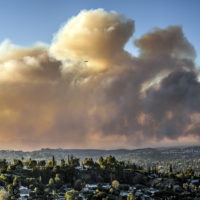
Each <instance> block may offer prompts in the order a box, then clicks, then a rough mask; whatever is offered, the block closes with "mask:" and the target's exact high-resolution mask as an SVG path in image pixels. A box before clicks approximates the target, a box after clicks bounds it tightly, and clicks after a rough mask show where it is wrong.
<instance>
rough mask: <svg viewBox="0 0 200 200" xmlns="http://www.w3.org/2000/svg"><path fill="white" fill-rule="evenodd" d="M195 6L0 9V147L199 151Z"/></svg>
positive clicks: (61, 1) (156, 3)
mask: <svg viewBox="0 0 200 200" xmlns="http://www.w3.org/2000/svg"><path fill="white" fill-rule="evenodd" d="M199 8H200V2H199V1H198V0H196V1H195V0H191V1H184V0H180V1H178V0H176V1H174V0H173V1H172V0H168V1H162V0H138V1H134V0H131V1H108V0H105V1H104V0H101V1H95V0H91V1H89V0H86V1H82V0H80V1H67V0H48V1H47V0H42V1H41V0H29V1H27V0H18V1H13V0H12V1H11V0H6V1H0V27H1V31H0V41H1V44H0V110H1V112H0V145H1V148H2V149H23V150H32V149H38V148H43V147H52V148H60V147H61V148H107V149H110V148H139V147H147V146H148V147H149V146H162V145H165V146H166V145H184V144H197V143H199V140H200V126H199V124H200V120H199V119H200V82H199V64H200V57H199V55H200V40H199V38H197V35H198V37H199V35H200V28H199V19H200V14H199Z"/></svg>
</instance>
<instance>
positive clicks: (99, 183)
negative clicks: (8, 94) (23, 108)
mask: <svg viewBox="0 0 200 200" xmlns="http://www.w3.org/2000/svg"><path fill="white" fill-rule="evenodd" d="M0 172H1V175H0V185H1V190H0V199H8V200H11V199H15V200H16V199H20V198H21V197H20V195H21V194H22V193H21V191H22V189H21V188H22V187H24V188H25V189H27V190H28V191H29V193H28V195H27V197H23V198H24V199H37V200H40V199H41V200H45V199H46V200H51V199H63V198H66V199H67V200H73V199H83V198H84V199H91V200H106V199H107V200H114V199H127V200H131V199H141V198H142V197H145V195H146V197H152V199H154V198H155V199H163V198H165V199H177V198H181V199H192V198H194V197H199V196H200V185H199V177H197V176H195V174H194V171H193V170H192V169H188V170H186V171H185V172H184V173H183V172H182V173H181V172H179V173H174V172H173V166H172V165H170V167H169V173H160V172H159V171H158V168H157V167H149V168H148V170H144V169H142V168H141V167H139V166H136V165H135V164H134V163H131V162H129V161H118V160H117V159H116V158H115V157H114V156H111V155H110V156H107V157H105V158H103V157H100V158H99V160H98V161H96V162H95V161H94V160H93V159H92V158H85V159H84V161H83V162H81V163H80V161H79V159H78V158H76V157H74V156H68V159H67V160H66V161H65V160H61V161H60V162H59V163H58V162H57V161H56V160H55V158H54V156H53V157H52V159H50V160H49V161H47V162H46V161H45V160H32V159H28V160H24V158H21V159H14V160H13V162H7V161H6V160H5V159H3V160H0ZM193 180H194V181H193ZM92 184H93V185H92ZM91 186H92V187H93V188H90V187H91ZM148 195H149V196H148ZM25 196H26V195H25ZM21 199H22V198H21Z"/></svg>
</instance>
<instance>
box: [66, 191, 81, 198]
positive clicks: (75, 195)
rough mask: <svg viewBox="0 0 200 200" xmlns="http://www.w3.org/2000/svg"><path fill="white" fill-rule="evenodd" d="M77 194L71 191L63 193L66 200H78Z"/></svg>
mask: <svg viewBox="0 0 200 200" xmlns="http://www.w3.org/2000/svg"><path fill="white" fill-rule="evenodd" d="M78 196H79V192H78V191H76V190H71V191H68V192H66V193H65V198H66V200H78Z"/></svg>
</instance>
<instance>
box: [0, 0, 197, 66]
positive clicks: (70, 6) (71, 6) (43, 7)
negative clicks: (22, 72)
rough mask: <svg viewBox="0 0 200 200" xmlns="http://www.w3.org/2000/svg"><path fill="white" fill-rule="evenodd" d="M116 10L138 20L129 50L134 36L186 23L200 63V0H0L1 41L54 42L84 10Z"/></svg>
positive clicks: (28, 44)
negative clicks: (55, 37) (67, 22)
mask: <svg viewBox="0 0 200 200" xmlns="http://www.w3.org/2000/svg"><path fill="white" fill-rule="evenodd" d="M96 8H104V9H105V10H107V11H110V10H115V11H117V12H119V13H122V14H124V15H125V16H126V17H128V18H132V19H134V20H135V33H134V35H133V37H132V38H131V39H130V41H129V43H128V44H127V45H126V49H128V50H129V51H130V52H132V53H133V54H135V53H136V52H137V50H136V48H135V47H133V45H132V41H133V39H134V38H138V37H140V36H141V35H142V34H144V33H146V32H148V31H151V30H152V29H153V28H154V27H160V28H165V27H167V26H169V25H182V27H183V31H184V33H185V36H186V37H187V38H188V40H189V41H190V42H191V43H192V44H193V46H194V47H195V49H196V52H197V55H198V56H197V59H196V62H197V64H198V66H200V39H199V35H200V27H199V19H200V12H199V9H200V1H199V0H124V1H122V0H119V1H116V0H84V1H83V0H74V1H69V0H0V41H3V40H4V39H6V38H7V39H10V40H11V41H12V42H13V43H15V44H18V45H23V46H30V45H32V44H34V43H35V42H37V41H41V42H45V43H50V42H51V40H52V37H53V34H54V33H55V32H57V31H58V29H59V27H60V26H61V25H62V24H63V23H65V22H66V21H67V20H68V19H70V18H71V17H72V16H75V15H77V14H78V13H79V12H80V10H83V9H87V10H88V9H96Z"/></svg>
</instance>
